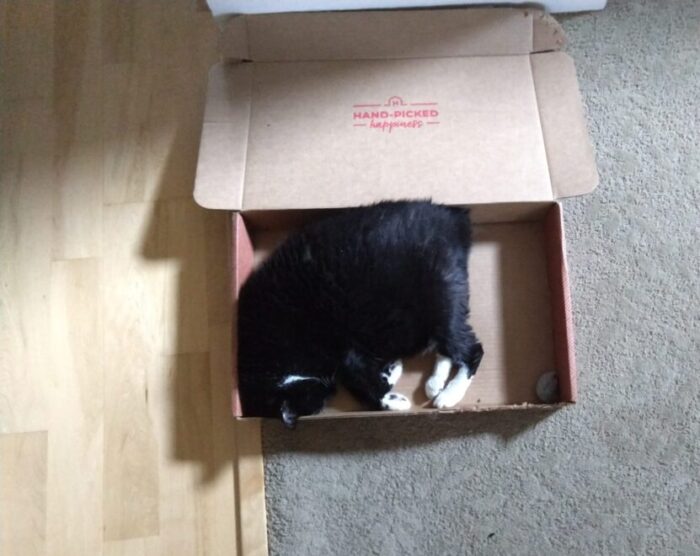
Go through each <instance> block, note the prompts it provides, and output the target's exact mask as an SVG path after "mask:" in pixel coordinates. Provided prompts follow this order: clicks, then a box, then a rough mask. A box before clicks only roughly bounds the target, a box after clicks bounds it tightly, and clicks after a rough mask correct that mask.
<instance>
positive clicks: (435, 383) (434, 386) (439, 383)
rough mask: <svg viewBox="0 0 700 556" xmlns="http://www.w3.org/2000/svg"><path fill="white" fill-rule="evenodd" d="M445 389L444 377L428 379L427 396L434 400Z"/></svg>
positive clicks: (426, 384)
mask: <svg viewBox="0 0 700 556" xmlns="http://www.w3.org/2000/svg"><path fill="white" fill-rule="evenodd" d="M444 387H445V381H444V380H443V379H442V377H437V376H431V377H430V378H429V379H428V382H426V383H425V395H426V396H428V398H429V399H431V400H432V399H433V398H434V397H435V396H437V395H438V394H439V393H440V392H442V389H443V388H444Z"/></svg>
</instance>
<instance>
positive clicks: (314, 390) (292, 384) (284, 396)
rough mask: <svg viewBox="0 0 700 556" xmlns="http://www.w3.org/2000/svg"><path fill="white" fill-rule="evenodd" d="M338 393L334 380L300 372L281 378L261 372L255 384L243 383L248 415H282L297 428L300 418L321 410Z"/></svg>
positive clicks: (289, 424)
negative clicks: (273, 377) (299, 373)
mask: <svg viewBox="0 0 700 556" xmlns="http://www.w3.org/2000/svg"><path fill="white" fill-rule="evenodd" d="M244 376H245V375H244ZM261 379H262V380H261ZM334 393H335V386H334V384H333V383H332V382H331V381H329V380H325V379H323V380H322V379H318V378H311V377H302V376H300V375H286V376H285V377H283V378H282V379H281V380H280V379H275V380H272V379H271V377H269V376H268V377H265V378H263V377H261V376H260V375H257V380H255V381H253V382H252V383H251V382H249V381H242V382H241V401H242V402H243V405H244V408H243V409H244V414H246V415H250V416H258V417H272V418H278V419H281V420H282V422H283V423H284V425H285V426H286V427H287V428H290V429H293V428H294V427H296V424H297V420H298V419H299V417H304V416H305V415H315V414H317V413H319V412H320V411H321V410H322V409H323V407H324V405H325V404H326V401H327V400H328V398H329V397H331V396H332V395H333V394H334Z"/></svg>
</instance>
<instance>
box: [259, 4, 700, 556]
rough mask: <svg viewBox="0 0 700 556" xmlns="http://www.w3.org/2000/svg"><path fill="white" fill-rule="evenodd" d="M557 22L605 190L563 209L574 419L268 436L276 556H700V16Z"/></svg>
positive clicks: (412, 422) (360, 427) (305, 430)
mask: <svg viewBox="0 0 700 556" xmlns="http://www.w3.org/2000/svg"><path fill="white" fill-rule="evenodd" d="M559 19H560V20H561V21H562V22H563V24H564V27H565V29H566V32H567V34H568V37H569V42H570V45H569V47H568V51H569V52H570V53H571V54H572V55H573V56H574V58H575V59H576V63H577V67H578V72H579V79H580V82H581V88H582V91H583V96H584V99H585V103H586V106H587V110H588V115H589V121H590V129H591V133H592V136H593V139H594V142H595V145H596V149H597V156H598V164H599V169H600V174H601V184H600V187H599V188H598V190H597V191H596V192H595V193H593V194H591V195H589V196H586V197H583V198H580V199H570V200H568V201H566V203H565V212H566V224H567V231H568V251H569V262H570V266H571V280H572V289H573V295H574V305H575V321H576V325H577V330H578V332H577V340H578V363H579V367H580V376H579V385H580V398H581V401H580V403H579V404H578V405H577V406H576V407H574V408H571V409H567V410H563V411H559V412H557V413H555V414H553V415H549V414H547V415H538V414H535V415H526V414H524V413H514V414H507V413H499V414H493V415H474V416H469V415H466V416H465V415H462V416H449V417H441V418H418V419H416V418H394V419H382V420H380V421H365V420H355V421H336V422H321V423H304V424H303V426H301V427H300V428H299V429H298V430H297V431H296V432H294V433H289V432H287V431H286V430H283V429H282V428H281V427H280V426H278V425H276V424H267V425H265V428H264V447H265V453H266V458H267V459H266V472H267V476H266V487H267V504H268V523H269V526H268V527H269V542H270V552H271V554H274V555H285V556H287V555H300V556H307V555H308V556H315V555H324V556H327V555H348V556H358V555H365V554H377V555H381V556H390V555H394V554H396V555H402V556H405V555H407V554H426V555H434V554H447V555H458V554H504V555H509V556H511V555H516V554H532V555H535V554H537V555H542V554H545V555H550V554H551V555H554V554H556V555H560V554H586V555H592V554H655V555H661V554H689V555H690V554H692V555H698V554H700V483H699V480H700V412H699V407H700V368H699V367H700V356H699V353H700V317H699V313H698V302H699V301H698V300H699V298H700V280H699V279H698V269H700V244H699V240H700V232H699V227H700V215H699V212H698V204H699V201H700V146H699V143H700V112H699V108H698V106H699V103H700V101H699V100H698V99H699V98H700V87H699V84H700V65H699V61H700V3H698V2H696V1H695V0H685V1H677V2H673V1H667V2H662V1H658V2H652V1H647V2H631V1H619V2H612V3H611V5H610V6H609V7H608V8H607V9H606V10H605V11H603V12H599V13H593V14H584V15H576V16H562V17H560V18H559Z"/></svg>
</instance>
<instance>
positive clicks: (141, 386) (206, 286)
mask: <svg viewBox="0 0 700 556" xmlns="http://www.w3.org/2000/svg"><path fill="white" fill-rule="evenodd" d="M217 40H218V31H217V28H216V25H215V24H214V22H213V20H212V19H211V16H210V14H208V13H206V12H202V11H197V10H196V5H195V3H194V2H193V1H192V0H173V1H172V2H168V3H162V2H146V1H141V0H133V1H132V0H125V1H122V0H119V1H116V0H115V1H113V0H102V1H100V2H93V1H91V0H71V1H70V2H54V1H53V0H22V1H16V2H15V1H10V2H0V42H1V43H2V45H3V47H2V48H1V49H0V66H1V67H0V69H1V70H2V75H3V79H2V89H3V90H2V99H1V102H0V112H1V113H0V115H1V116H2V117H1V118H0V120H1V122H0V124H1V125H2V134H0V165H1V166H2V169H3V171H2V175H1V178H0V179H1V180H2V182H1V184H0V261H2V264H0V393H1V394H0V465H1V466H2V473H1V474H0V554H3V555H4V554H8V555H10V554H22V555H23V556H24V555H25V554H27V555H29V556H31V555H33V554H51V555H54V554H71V555H72V554H91V555H92V554H100V553H103V554H107V555H109V556H139V555H143V556H154V555H157V556H161V555H163V556H166V555H167V556H170V555H171V554H188V555H189V554H195V555H197V554H207V555H209V554H213V555H217V554H226V555H235V554H240V555H246V556H247V555H249V554H260V555H263V554H266V553H267V547H266V531H265V504H264V490H263V484H264V481H263V475H262V471H263V466H262V452H261V447H260V428H259V424H258V423H257V422H253V423H244V424H241V425H240V426H238V425H236V423H235V422H234V421H233V419H232V418H231V410H230V408H231V400H230V390H231V357H232V351H231V349H232V346H231V338H232V335H231V308H232V307H231V301H230V291H229V283H228V272H229V264H230V261H229V260H228V258H227V253H228V248H229V243H228V229H227V226H228V217H227V215H224V214H221V213H215V212H209V211H204V210H202V209H200V208H198V207H196V206H195V204H194V203H193V201H192V196H191V195H192V189H191V188H192V180H193V176H194V170H195V165H196V158H197V149H198V144H199V134H200V127H201V121H202V111H203V101H204V92H205V87H206V74H207V71H208V68H209V66H210V65H211V63H212V62H214V61H215V59H216V57H217V54H216V50H217V48H216V47H217ZM25 431H45V432H36V433H35V432H31V433H28V432H25ZM2 433H6V434H2ZM239 453H240V457H239ZM8 462H9V463H8ZM8 469H9V472H8V471H7V470H8ZM239 492H240V493H241V495H242V496H243V498H241V500H240V509H241V514H240V517H239V515H238V514H237V509H238V506H239V502H238V494H239ZM7 508H11V512H8V510H7ZM8 516H9V517H8ZM244 529H245V531H244ZM239 531H240V534H241V535H242V537H239Z"/></svg>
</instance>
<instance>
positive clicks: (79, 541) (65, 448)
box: [47, 259, 104, 556]
mask: <svg viewBox="0 0 700 556" xmlns="http://www.w3.org/2000/svg"><path fill="white" fill-rule="evenodd" d="M51 360H52V362H53V366H52V372H51V373H49V374H48V375H47V381H48V382H49V407H50V412H49V434H48V448H49V451H48V454H49V460H48V461H49V467H48V479H47V481H48V483H47V485H48V486H47V500H48V511H47V516H48V517H47V548H48V553H49V554H51V555H52V556H59V555H66V556H70V555H73V554H94V555H98V554H101V552H102V458H103V422H102V415H103V406H104V381H103V374H102V319H101V299H100V261H99V260H97V259H81V260H74V261H60V262H55V263H54V264H53V265H52V268H51Z"/></svg>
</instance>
